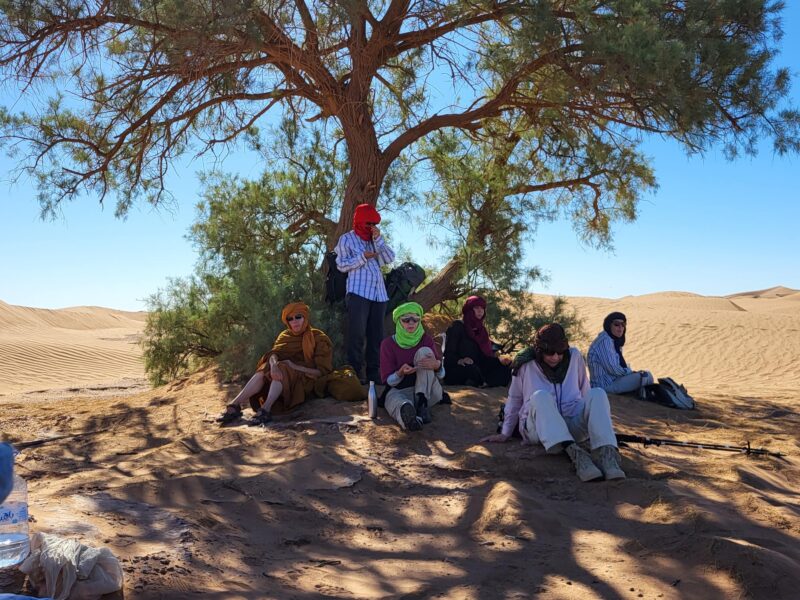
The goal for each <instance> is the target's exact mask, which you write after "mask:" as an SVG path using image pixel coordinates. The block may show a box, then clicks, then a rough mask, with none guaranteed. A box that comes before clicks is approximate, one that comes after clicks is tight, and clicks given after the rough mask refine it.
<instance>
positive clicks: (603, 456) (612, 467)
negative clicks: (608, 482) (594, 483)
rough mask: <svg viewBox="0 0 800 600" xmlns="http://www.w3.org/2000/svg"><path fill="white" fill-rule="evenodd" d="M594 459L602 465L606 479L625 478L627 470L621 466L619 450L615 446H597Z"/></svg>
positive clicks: (601, 468)
mask: <svg viewBox="0 0 800 600" xmlns="http://www.w3.org/2000/svg"><path fill="white" fill-rule="evenodd" d="M592 459H593V460H594V461H595V462H596V463H597V464H598V465H599V466H600V470H601V471H603V475H604V476H605V478H606V479H625V471H623V470H622V469H621V468H620V466H619V451H618V450H617V449H616V448H615V447H614V446H610V445H609V446H600V447H599V448H595V449H594V450H592Z"/></svg>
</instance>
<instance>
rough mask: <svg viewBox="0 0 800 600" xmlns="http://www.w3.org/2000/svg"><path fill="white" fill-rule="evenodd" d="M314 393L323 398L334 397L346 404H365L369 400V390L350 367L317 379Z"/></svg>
mask: <svg viewBox="0 0 800 600" xmlns="http://www.w3.org/2000/svg"><path fill="white" fill-rule="evenodd" d="M314 392H315V393H316V394H317V396H319V397H321V398H322V397H325V396H333V397H334V398H335V399H336V400H343V401H345V402H363V401H364V400H366V399H367V390H365V389H364V386H362V385H361V382H360V381H359V380H358V376H357V375H356V372H355V370H353V367H351V366H350V365H345V366H344V367H341V368H339V369H336V370H335V371H331V372H330V373H329V374H328V375H326V376H325V377H320V378H319V379H317V381H316V382H315V384H314Z"/></svg>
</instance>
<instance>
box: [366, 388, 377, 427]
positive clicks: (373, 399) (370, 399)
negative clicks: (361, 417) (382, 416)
mask: <svg viewBox="0 0 800 600" xmlns="http://www.w3.org/2000/svg"><path fill="white" fill-rule="evenodd" d="M367 407H368V409H369V418H370V419H377V418H378V394H377V393H375V382H374V381H370V382H369V393H368V394H367Z"/></svg>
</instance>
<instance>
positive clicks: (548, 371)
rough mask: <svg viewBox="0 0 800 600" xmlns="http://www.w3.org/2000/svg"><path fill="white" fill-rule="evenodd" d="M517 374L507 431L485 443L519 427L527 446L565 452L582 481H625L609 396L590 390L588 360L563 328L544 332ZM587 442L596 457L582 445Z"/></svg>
mask: <svg viewBox="0 0 800 600" xmlns="http://www.w3.org/2000/svg"><path fill="white" fill-rule="evenodd" d="M512 373H513V377H512V378H511V386H510V387H509V388H508V401H507V402H506V406H505V419H504V421H503V425H502V428H501V432H500V433H498V434H496V435H490V436H488V437H485V438H484V439H482V440H481V442H506V441H508V439H509V438H510V437H511V435H512V434H513V433H514V429H515V428H518V430H519V433H520V434H521V436H522V439H523V441H524V442H526V443H529V444H536V443H541V444H542V445H543V446H544V448H545V450H546V451H547V452H548V453H549V454H555V453H558V452H561V451H562V450H565V451H566V453H567V455H568V456H569V457H570V459H571V460H572V463H573V464H574V465H575V470H576V471H577V474H578V477H579V478H580V480H581V481H591V480H593V479H599V478H600V477H605V478H606V479H623V478H624V477H625V473H624V472H623V471H622V469H621V468H620V466H619V456H618V452H617V438H616V435H615V434H614V428H613V426H612V424H611V407H610V405H609V403H608V397H607V396H606V393H605V391H603V390H602V389H600V388H590V387H589V378H588V377H587V373H586V364H585V363H584V362H583V357H582V356H581V353H580V352H579V351H578V349H577V348H570V347H569V342H568V341H567V336H566V334H565V332H564V328H563V327H561V325H559V324H558V323H551V324H549V325H545V326H543V327H541V328H540V329H539V330H538V331H537V332H536V338H535V339H534V343H533V347H532V348H528V349H527V350H523V351H522V352H520V353H519V354H517V356H516V357H515V358H514V362H513V364H512ZM587 439H588V440H589V443H590V445H591V448H592V454H591V456H590V455H589V454H588V453H587V452H586V450H584V449H583V448H581V447H580V446H579V445H578V444H577V443H576V442H582V441H584V440H587ZM598 467H599V468H598Z"/></svg>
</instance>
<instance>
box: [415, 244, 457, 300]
mask: <svg viewBox="0 0 800 600" xmlns="http://www.w3.org/2000/svg"><path fill="white" fill-rule="evenodd" d="M461 267H462V261H461V259H460V258H458V257H453V258H451V259H450V260H449V261H448V263H447V264H446V265H445V266H444V267H443V268H442V269H441V270H440V271H439V272H438V273H437V274H436V277H434V278H433V279H432V280H431V281H429V282H428V284H427V285H426V286H425V287H423V288H421V289H420V290H419V291H418V292H417V293H415V294H412V295H411V298H409V300H413V301H414V302H418V303H419V304H421V305H422V308H424V309H425V310H426V311H428V310H430V309H431V308H433V307H434V306H436V305H437V304H440V303H441V302H444V301H445V300H455V299H456V298H458V297H459V296H460V295H461V294H462V293H463V290H461V289H460V288H459V286H458V276H459V272H460V271H461Z"/></svg>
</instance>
